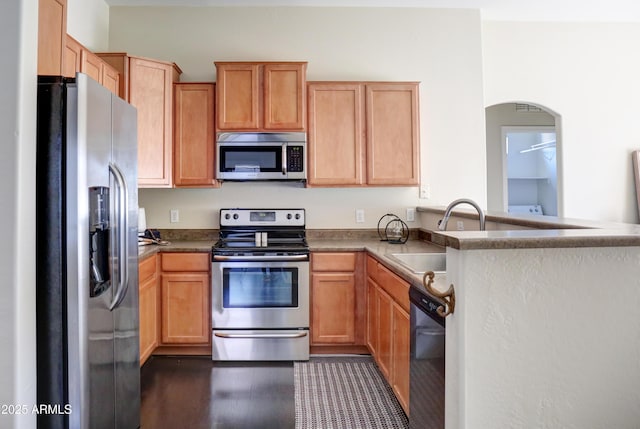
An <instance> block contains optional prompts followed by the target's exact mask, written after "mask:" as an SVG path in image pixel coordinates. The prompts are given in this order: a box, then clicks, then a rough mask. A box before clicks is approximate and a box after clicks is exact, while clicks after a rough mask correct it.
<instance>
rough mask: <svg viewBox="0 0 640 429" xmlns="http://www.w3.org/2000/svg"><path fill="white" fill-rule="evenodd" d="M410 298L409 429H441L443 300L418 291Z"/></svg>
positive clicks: (443, 340)
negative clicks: (439, 308) (440, 311)
mask: <svg viewBox="0 0 640 429" xmlns="http://www.w3.org/2000/svg"><path fill="white" fill-rule="evenodd" d="M409 298H410V300H411V363H410V381H409V409H410V410H411V413H410V416H409V428H410V429H444V347H445V346H444V344H445V320H444V317H442V316H440V315H439V314H438V312H437V308H438V307H439V306H441V305H442V303H441V302H440V301H438V300H436V299H435V298H433V297H431V296H429V295H427V294H426V293H425V292H422V291H421V290H419V289H417V288H415V287H411V288H410V289H409Z"/></svg>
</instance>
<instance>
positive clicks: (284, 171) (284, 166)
mask: <svg viewBox="0 0 640 429" xmlns="http://www.w3.org/2000/svg"><path fill="white" fill-rule="evenodd" d="M282 175H283V176H286V175H287V144H286V143H282Z"/></svg>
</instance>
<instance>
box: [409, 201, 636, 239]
mask: <svg viewBox="0 0 640 429" xmlns="http://www.w3.org/2000/svg"><path fill="white" fill-rule="evenodd" d="M459 207H460V209H458V207H456V208H455V209H454V210H453V214H454V215H456V216H460V217H465V218H470V219H477V218H478V213H477V212H476V211H475V210H473V209H468V208H467V207H468V206H465V205H461V206H459ZM445 210H446V207H444V206H427V207H416V211H417V212H423V213H436V214H444V212H445ZM485 220H486V221H487V222H497V223H502V224H507V225H518V226H525V227H529V228H537V229H589V228H594V229H607V230H612V231H618V233H634V232H635V233H640V225H635V224H629V223H616V222H601V221H592V220H585V219H574V218H563V217H557V216H535V215H525V214H511V213H504V212H491V211H488V212H485Z"/></svg>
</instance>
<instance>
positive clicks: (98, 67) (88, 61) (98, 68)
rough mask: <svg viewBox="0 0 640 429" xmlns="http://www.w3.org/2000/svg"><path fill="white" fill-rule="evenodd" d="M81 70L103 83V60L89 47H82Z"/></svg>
mask: <svg viewBox="0 0 640 429" xmlns="http://www.w3.org/2000/svg"><path fill="white" fill-rule="evenodd" d="M80 71H81V72H82V73H85V74H87V75H88V76H89V77H90V78H92V79H93V80H95V81H96V82H98V83H100V84H102V60H101V59H100V57H99V56H97V55H96V54H94V53H92V52H91V51H89V50H87V49H82V54H81V56H80Z"/></svg>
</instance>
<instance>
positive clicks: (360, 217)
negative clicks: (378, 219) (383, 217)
mask: <svg viewBox="0 0 640 429" xmlns="http://www.w3.org/2000/svg"><path fill="white" fill-rule="evenodd" d="M356 222H357V223H364V209H356Z"/></svg>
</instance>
